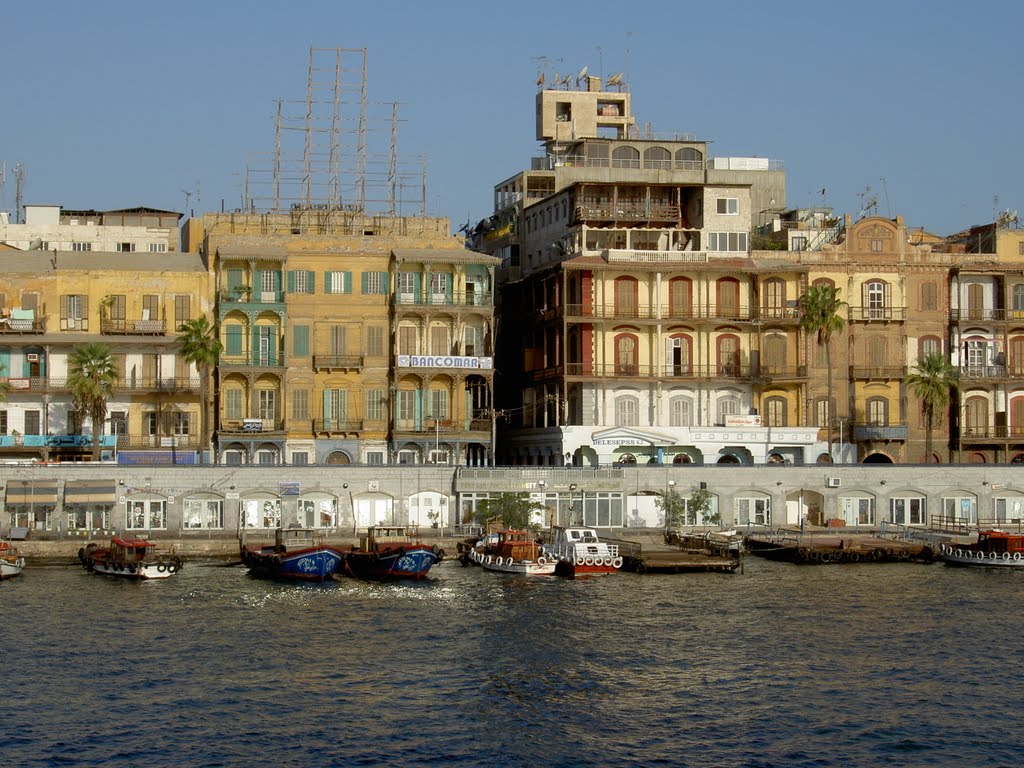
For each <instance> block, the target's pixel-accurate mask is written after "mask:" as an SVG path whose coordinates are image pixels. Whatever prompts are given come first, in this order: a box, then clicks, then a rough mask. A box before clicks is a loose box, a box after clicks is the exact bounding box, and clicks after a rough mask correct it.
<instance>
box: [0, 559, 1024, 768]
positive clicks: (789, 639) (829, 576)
mask: <svg viewBox="0 0 1024 768" xmlns="http://www.w3.org/2000/svg"><path fill="white" fill-rule="evenodd" d="M431 573H432V578H431V579H429V580H428V581H425V582H415V583H413V582H410V583H405V584H370V583H361V582H356V581H351V580H346V581H339V582H336V583H329V584H323V585H287V584H275V583H272V582H265V581H258V580H255V579H252V578H250V577H249V576H248V575H247V574H246V572H245V570H244V569H243V568H240V567H232V568H225V567H221V566H219V565H217V564H214V563H207V564H202V563H189V564H188V566H187V567H186V568H185V569H184V570H183V571H182V572H181V573H179V574H178V575H177V576H175V577H174V578H173V579H168V580H166V581H163V582H151V583H140V584H137V583H130V582H125V581H119V580H116V579H109V578H104V577H100V576H95V575H89V574H86V573H85V572H84V571H82V570H81V569H78V568H68V569H63V568H30V569H29V570H27V571H26V573H25V574H24V576H23V577H21V578H20V579H18V580H13V581H9V582H3V583H0V604H2V605H3V608H4V616H5V620H4V622H3V623H2V624H0V640H2V647H3V649H4V661H5V667H6V669H5V673H4V674H5V676H6V678H7V685H6V687H5V688H4V695H3V696H2V697H0V723H2V724H3V732H4V736H3V740H2V742H0V743H2V744H3V754H4V755H5V757H7V762H11V763H16V764H19V765H22V766H49V765H112V766H141V765H143V764H148V765H189V766H191V765H203V766H252V765H268V764H275V763H276V764H280V765H288V766H308V765H339V766H341V765H467V766H488V768H490V767H492V766H498V765H501V766H506V765H508V766H520V765H522V766H541V765H542V766H581V765H582V766H609V765H645V766H647V765H671V766H676V765H679V766H685V765H694V766H697V765H700V766H709V765H711V766H715V765H729V766H802V765H807V766H812V765H813V766H825V765H837V766H838V765H842V766H877V765H936V766H953V765H957V766H959V765H964V764H971V765H1016V764H1018V763H1019V760H1018V757H1019V754H1020V751H1021V750H1022V749H1024V744H1021V738H1020V736H1019V735H1018V734H1019V728H1018V727H1019V726H1020V725H1021V723H1020V716H1019V714H1018V713H1019V712H1020V711H1021V710H1022V707H1024V686H1020V685H1019V684H1017V680H1016V678H1017V674H1016V669H1017V664H1018V662H1019V659H1020V657H1021V655H1022V652H1024V647H1022V646H1024V641H1022V639H1021V633H1020V628H1021V621H1022V615H1021V609H1020V605H1021V593H1022V591H1024V574H1017V573H1009V574H1007V573H990V572H988V571H985V570H970V569H949V568H943V567H942V566H940V565H932V566H922V565H860V566H845V567H842V566H836V567H819V568H800V567H795V566H790V565H786V564H776V563H767V562H764V561H760V560H757V559H756V558H751V559H748V560H747V563H746V568H745V572H744V573H737V574H689V575H679V576H636V575H633V574H620V575H617V576H611V577H601V578H595V579H589V580H586V579H581V580H576V581H567V580H561V579H555V578H534V579H527V578H519V577H510V576H503V575H498V574H493V573H489V572H485V571H483V570H481V569H479V568H462V567H460V566H459V565H458V564H457V563H454V562H445V563H443V564H442V565H440V566H438V567H436V568H435V569H434V570H433V571H432V572H431Z"/></svg>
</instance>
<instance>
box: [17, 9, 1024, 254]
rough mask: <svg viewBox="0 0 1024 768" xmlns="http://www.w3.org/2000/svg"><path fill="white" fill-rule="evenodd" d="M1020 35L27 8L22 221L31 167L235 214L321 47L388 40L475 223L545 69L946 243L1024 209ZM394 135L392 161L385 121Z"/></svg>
mask: <svg viewBox="0 0 1024 768" xmlns="http://www.w3.org/2000/svg"><path fill="white" fill-rule="evenodd" d="M1019 20H1020V14H1019V9H1018V8H1017V6H1016V5H1015V4H1011V3H1009V2H979V3H962V2H947V1H946V0H939V1H937V2H928V3H925V2H913V3H911V2H875V1H874V0H865V1H864V2H859V3H856V4H853V3H846V2H844V3H835V4H830V3H821V2H815V3H811V2H789V3H775V4H769V3H763V2H747V0H734V2H731V3H707V2H701V3H694V2H680V1H679V0H676V2H660V0H650V1H649V2H647V3H643V4H637V5H632V4H623V3H621V2H617V3H607V2H601V1H599V0H598V1H596V2H588V3H579V4H567V3H552V2H533V0H526V1H525V2H519V3H514V4H501V5H498V4H483V3H471V2H438V3H423V2H408V3H405V2H388V1H387V0H380V1H378V2H373V3H352V2H344V1H343V0H335V1H334V2H302V0H293V1H292V2H289V3H284V2H276V3H268V2H262V1H259V2H247V3H236V2H211V1H210V0H207V1H206V2H196V1H194V0H183V1H182V2H178V3H174V4H171V5H167V4H158V3H139V2H134V3H127V2H117V1H114V0H98V1H97V2H92V3H87V4H82V3H71V2H65V1H64V0H61V1H60V2H53V3H27V2H19V3H8V4H5V5H4V6H3V7H2V8H0V72H2V74H3V78H4V79H3V82H4V86H5V88H4V98H3V103H4V104H5V108H4V110H3V111H2V113H0V161H6V166H7V174H6V184H5V185H4V187H3V189H2V192H0V209H3V210H9V211H10V210H13V208H14V198H15V186H14V179H13V173H12V168H13V166H14V164H16V163H20V164H21V165H22V166H23V168H24V170H25V185H24V191H23V198H24V202H27V203H56V204H61V205H63V206H64V207H66V208H97V209H106V208H122V207H130V206H136V205H144V206H151V207H156V208H165V209H171V210H177V211H185V199H186V195H185V191H188V192H189V200H190V202H189V207H190V208H191V209H193V210H195V211H196V212H197V213H200V212H203V211H208V210H220V208H221V207H222V206H223V207H224V208H226V209H229V210H230V209H235V208H237V207H239V206H240V205H241V200H242V194H243V179H244V172H245V168H246V162H247V158H249V160H250V164H251V165H252V166H253V167H258V166H261V167H269V163H268V162H264V161H261V160H260V159H259V158H269V157H270V156H271V155H272V153H273V150H274V142H275V136H274V114H275V110H276V100H277V99H294V100H302V99H303V98H304V97H305V90H306V83H307V66H308V56H309V49H310V47H314V48H324V49H330V48H345V49H362V48H366V49H367V50H368V75H369V78H368V79H369V98H370V101H371V102H372V103H373V104H374V106H373V107H372V109H371V117H372V118H373V119H374V120H376V117H375V116H376V115H378V114H380V115H384V113H383V112H381V107H379V105H380V104H386V103H390V102H398V103H399V115H400V118H401V121H402V122H401V123H400V127H399V137H398V151H399V155H400V156H401V157H402V158H403V159H405V160H406V161H408V162H415V163H417V164H418V163H420V158H423V159H424V160H425V163H426V172H427V211H428V213H430V214H433V215H441V216H446V217H448V218H449V219H451V222H452V228H453V230H454V229H457V228H458V227H459V226H460V225H461V224H463V223H465V222H466V221H467V220H471V221H473V222H475V221H477V220H479V219H480V218H482V217H484V216H486V215H487V214H488V213H489V212H490V209H491V206H492V190H493V187H494V185H495V183H497V182H499V181H501V180H503V179H506V178H508V177H509V176H512V175H513V174H514V173H516V172H517V171H518V170H520V169H522V168H523V167H525V166H526V165H527V164H528V161H529V158H530V157H532V156H534V155H538V154H539V145H538V143H537V142H536V141H535V140H534V95H535V93H536V85H535V81H536V78H537V75H538V72H539V67H541V66H542V63H543V64H544V65H546V67H547V69H548V72H549V73H553V72H554V71H559V72H562V73H575V72H577V71H578V70H579V69H581V68H582V67H583V66H584V65H586V66H588V67H589V68H590V71H591V73H593V74H604V75H605V76H608V75H610V74H611V73H613V72H618V71H625V72H626V77H627V79H628V81H629V83H630V90H631V91H632V94H633V111H634V114H635V115H636V117H637V120H638V123H639V124H641V125H645V124H650V126H651V128H652V129H653V130H654V131H658V132H689V133H695V134H696V135H697V136H698V137H699V138H701V139H706V140H709V141H711V142H712V144H711V153H712V155H715V156H726V155H734V156H758V157H769V158H773V159H778V160H782V161H783V162H784V163H785V166H786V169H787V203H788V204H789V206H791V207H795V206H804V205H820V204H823V203H824V204H827V205H831V206H833V207H834V208H835V209H836V210H837V211H838V212H840V213H845V212H849V213H853V214H856V213H857V212H858V210H859V209H860V207H861V205H862V203H863V200H864V199H865V197H867V196H870V195H873V196H875V197H876V198H877V200H878V207H877V212H878V213H879V214H881V215H887V216H896V215H897V214H899V215H902V216H903V217H904V218H905V220H906V222H907V224H908V225H910V226H914V227H924V228H926V229H928V230H930V231H933V232H936V233H939V234H947V233H950V232H955V231H957V230H960V229H963V228H965V227H967V226H969V225H971V224H978V223H983V222H987V221H991V220H992V218H993V213H994V212H995V211H1002V210H1005V209H1009V210H1014V209H1017V208H1021V209H1022V213H1024V194H1022V185H1024V167H1022V166H1024V161H1022V157H1024V153H1022V151H1021V146H1020V129H1021V126H1022V125H1024V119H1022V118H1024V114H1022V113H1024V100H1022V99H1021V97H1020V93H1019V76H1020V73H1021V70H1022V66H1021V65H1022V61H1021V59H1022V54H1021V47H1020V44H1019V33H1018V31H1017V28H1018V27H1019V23H1018V22H1019ZM541 59H543V60H544V61H543V62H541ZM549 77H550V74H549ZM387 114H388V115H389V114H390V112H389V111H388V112H387ZM371 127H373V128H374V131H372V132H371V135H370V141H371V151H374V152H376V151H379V152H380V153H382V154H383V153H386V152H387V148H388V136H387V131H388V125H387V122H386V119H385V117H381V118H380V122H375V123H374V125H372V126H371ZM378 129H380V130H378ZM869 187H870V192H869V191H868V188H869ZM823 189H824V190H826V192H825V195H824V196H822V194H821V191H822V190H823Z"/></svg>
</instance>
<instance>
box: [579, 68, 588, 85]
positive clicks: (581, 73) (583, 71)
mask: <svg viewBox="0 0 1024 768" xmlns="http://www.w3.org/2000/svg"><path fill="white" fill-rule="evenodd" d="M589 71H590V67H583V69H581V70H580V73H579V74H578V75H576V85H579V84H580V80H582V79H583V78H584V77H586V76H587V72H589Z"/></svg>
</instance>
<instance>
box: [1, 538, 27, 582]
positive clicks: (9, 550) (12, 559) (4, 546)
mask: <svg viewBox="0 0 1024 768" xmlns="http://www.w3.org/2000/svg"><path fill="white" fill-rule="evenodd" d="M24 568H25V558H24V557H23V556H22V554H21V552H20V551H18V548H17V547H15V546H14V545H13V544H11V543H10V542H8V541H0V579H9V578H11V577H12V576H17V575H18V574H20V573H21V572H22V570H23V569H24Z"/></svg>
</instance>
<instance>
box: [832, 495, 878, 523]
mask: <svg viewBox="0 0 1024 768" xmlns="http://www.w3.org/2000/svg"><path fill="white" fill-rule="evenodd" d="M839 512H840V515H841V516H842V518H843V522H845V523H846V524H847V525H874V524H875V497H874V496H841V497H840V498H839Z"/></svg>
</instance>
